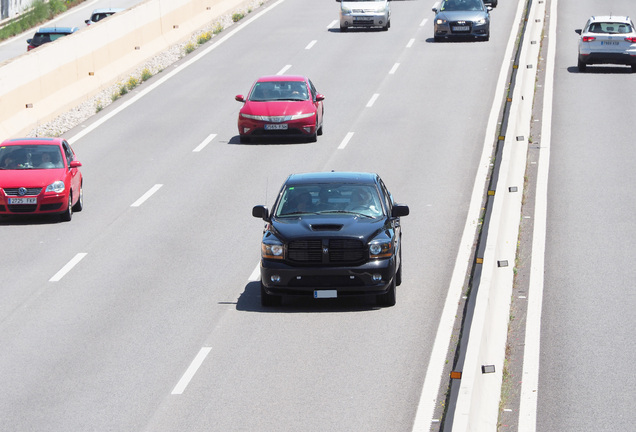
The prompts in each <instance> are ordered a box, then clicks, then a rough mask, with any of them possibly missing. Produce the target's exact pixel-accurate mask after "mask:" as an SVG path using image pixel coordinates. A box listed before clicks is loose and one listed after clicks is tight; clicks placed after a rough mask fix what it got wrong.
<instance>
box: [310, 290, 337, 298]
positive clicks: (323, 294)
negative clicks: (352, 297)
mask: <svg viewBox="0 0 636 432" xmlns="http://www.w3.org/2000/svg"><path fill="white" fill-rule="evenodd" d="M337 297H338V291H336V290H315V291H314V298H337Z"/></svg>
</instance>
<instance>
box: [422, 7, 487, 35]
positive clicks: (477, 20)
mask: <svg viewBox="0 0 636 432" xmlns="http://www.w3.org/2000/svg"><path fill="white" fill-rule="evenodd" d="M491 10H492V6H489V5H488V6H487V5H485V4H484V2H483V1H482V0H443V1H442V2H441V3H439V2H438V3H435V5H434V6H433V12H435V21H434V22H433V27H434V39H435V41H436V42H438V41H441V40H443V39H449V38H456V39H459V38H462V39H480V40H485V41H487V40H489V39H490V11H491Z"/></svg>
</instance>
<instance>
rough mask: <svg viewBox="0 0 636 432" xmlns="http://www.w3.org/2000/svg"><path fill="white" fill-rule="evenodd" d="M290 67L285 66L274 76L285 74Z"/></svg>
mask: <svg viewBox="0 0 636 432" xmlns="http://www.w3.org/2000/svg"><path fill="white" fill-rule="evenodd" d="M290 67H291V65H285V67H283V68H282V69H281V70H279V71H278V73H277V74H276V75H282V74H284V73H285V72H287V71H288V70H289V68H290Z"/></svg>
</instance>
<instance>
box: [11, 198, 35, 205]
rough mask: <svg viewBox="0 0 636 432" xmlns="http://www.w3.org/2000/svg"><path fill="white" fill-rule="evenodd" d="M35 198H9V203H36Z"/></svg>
mask: <svg viewBox="0 0 636 432" xmlns="http://www.w3.org/2000/svg"><path fill="white" fill-rule="evenodd" d="M37 203H38V199H37V198H9V204H37Z"/></svg>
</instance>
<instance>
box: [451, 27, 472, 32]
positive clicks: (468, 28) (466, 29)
mask: <svg viewBox="0 0 636 432" xmlns="http://www.w3.org/2000/svg"><path fill="white" fill-rule="evenodd" d="M468 30H470V27H469V26H455V27H453V31H468Z"/></svg>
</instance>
